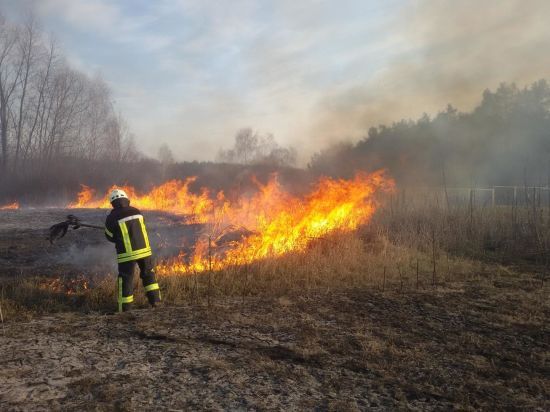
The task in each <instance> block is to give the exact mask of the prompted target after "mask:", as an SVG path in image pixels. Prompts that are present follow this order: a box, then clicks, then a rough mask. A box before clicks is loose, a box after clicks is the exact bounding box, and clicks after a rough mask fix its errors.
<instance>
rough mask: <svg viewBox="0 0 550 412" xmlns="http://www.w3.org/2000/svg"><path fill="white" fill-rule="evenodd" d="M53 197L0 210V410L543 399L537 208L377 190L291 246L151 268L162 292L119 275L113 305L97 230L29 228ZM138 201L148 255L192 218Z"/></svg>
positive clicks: (543, 305) (527, 402)
mask: <svg viewBox="0 0 550 412" xmlns="http://www.w3.org/2000/svg"><path fill="white" fill-rule="evenodd" d="M73 212H74V211H73ZM77 213H78V215H79V216H82V217H83V218H85V219H86V220H87V221H89V222H101V221H102V219H103V218H104V215H105V213H104V212H102V211H99V210H80V211H77ZM65 214H67V211H65V210H55V209H43V210H40V209H37V210H19V211H4V212H1V214H0V223H1V229H0V264H1V268H0V282H1V286H0V307H1V308H2V317H3V322H2V330H1V331H0V347H2V352H3V354H2V356H1V357H0V363H1V368H0V408H1V409H3V410H25V411H27V410H44V409H54V410H56V409H63V410H113V409H115V410H153V409H156V410H158V409H162V410H164V409H167V410H196V409H209V410H219V409H231V410H235V409H236V410H239V409H241V410H248V409H255V410H270V409H279V410H365V409H369V410H395V409H413V410H442V409H463V410H474V409H475V410H478V409H483V410H495V409H499V410H502V409H505V410H518V409H520V410H521V409H523V410H540V411H542V410H548V409H549V408H550V399H549V395H548V394H549V393H550V379H549V378H548V376H550V367H549V365H548V356H549V353H550V352H549V350H550V339H549V336H550V327H549V326H548V319H549V318H550V316H549V315H550V299H549V291H550V287H549V286H548V280H549V277H548V261H547V258H546V256H547V255H548V252H547V250H548V249H547V236H548V233H549V232H548V218H547V214H546V213H545V211H537V210H533V211H531V210H530V209H528V208H525V209H523V208H522V209H521V210H511V209H499V210H469V209H467V208H466V209H464V210H462V209H460V210H456V211H451V210H445V208H439V209H437V211H436V210H428V211H427V210H425V209H422V208H417V209H415V208H412V207H408V208H405V207H404V206H403V205H399V203H398V202H394V203H392V204H391V207H388V208H387V209H385V210H384V212H383V213H380V214H379V215H377V216H376V217H375V220H374V221H373V222H372V223H371V224H370V225H368V226H366V227H364V228H361V229H360V230H359V231H357V232H354V233H336V234H332V235H330V236H327V237H325V238H319V239H315V240H314V241H313V242H312V243H311V244H310V247H309V248H308V250H307V251H306V252H304V253H300V254H291V255H288V256H284V257H282V258H276V259H275V258H274V259H266V260H263V261H259V262H254V263H253V264H250V265H246V266H244V267H238V268H228V269H226V270H223V271H220V272H213V273H203V274H197V275H188V276H178V277H169V276H166V277H162V278H161V279H160V283H161V288H162V289H163V292H164V296H165V300H166V303H167V304H166V306H165V307H162V308H158V309H155V310H150V309H147V308H145V304H144V300H143V296H142V292H141V290H140V289H139V285H137V283H136V291H137V293H136V295H138V296H140V297H141V298H140V301H139V302H138V306H139V308H138V309H137V310H135V311H133V312H131V313H125V314H114V313H113V310H114V308H115V298H114V277H115V273H116V272H115V267H114V256H113V251H112V250H111V247H112V246H111V245H110V244H108V243H107V242H105V241H104V240H103V235H102V233H101V232H100V231H97V232H95V231H93V230H89V231H85V229H79V230H78V231H71V232H69V233H68V234H67V236H66V238H64V239H62V240H60V241H59V242H58V243H56V244H55V245H49V243H48V242H47V241H46V240H45V231H44V228H47V227H48V226H49V225H50V224H51V223H54V222H55V221H58V220H62V219H63V217H64V215H65ZM148 218H149V221H150V222H151V223H150V230H151V232H152V233H153V234H154V235H153V238H155V239H157V240H155V242H156V244H155V246H156V250H158V252H159V253H158V254H159V255H160V256H163V255H166V256H169V255H171V254H173V253H174V244H178V245H184V247H186V246H185V245H187V244H191V243H193V240H194V239H196V237H197V236H199V234H200V232H201V230H202V229H203V228H201V227H200V226H197V225H194V226H185V225H181V224H180V223H179V222H178V220H177V219H175V218H173V217H172V216H170V215H166V214H160V213H151V214H149V215H148ZM166 239H169V240H170V241H167V240H166ZM514 239H515V241H514Z"/></svg>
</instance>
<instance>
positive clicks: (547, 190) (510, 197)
mask: <svg viewBox="0 0 550 412" xmlns="http://www.w3.org/2000/svg"><path fill="white" fill-rule="evenodd" d="M390 201H391V202H392V203H397V204H399V205H408V204H418V203H420V204H422V203H424V204H430V205H434V204H435V205H441V206H444V205H449V206H465V205H469V206H476V207H496V206H518V207H526V206H530V207H538V208H542V207H550V187H542V186H493V187H490V188H478V187H466V188H464V187H462V188H460V187H449V188H443V187H423V188H418V187H417V188H401V189H398V190H397V191H396V192H395V193H394V194H393V195H392V196H391V199H390Z"/></svg>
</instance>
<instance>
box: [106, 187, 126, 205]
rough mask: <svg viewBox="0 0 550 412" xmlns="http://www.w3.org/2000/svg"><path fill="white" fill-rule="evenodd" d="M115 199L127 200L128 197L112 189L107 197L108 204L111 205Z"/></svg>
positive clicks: (119, 190) (120, 191)
mask: <svg viewBox="0 0 550 412" xmlns="http://www.w3.org/2000/svg"><path fill="white" fill-rule="evenodd" d="M117 199H128V195H127V194H126V192H125V191H124V190H122V189H114V190H113V191H112V192H111V194H110V195H109V202H111V203H113V202H114V201H115V200H117Z"/></svg>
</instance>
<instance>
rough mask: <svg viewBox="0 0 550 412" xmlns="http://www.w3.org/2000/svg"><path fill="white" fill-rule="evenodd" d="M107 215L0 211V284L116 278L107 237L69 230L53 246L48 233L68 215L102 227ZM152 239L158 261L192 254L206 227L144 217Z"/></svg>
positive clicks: (155, 216)
mask: <svg viewBox="0 0 550 412" xmlns="http://www.w3.org/2000/svg"><path fill="white" fill-rule="evenodd" d="M108 212H109V211H108V210H104V209H56V208H41V209H20V210H5V211H0V279H2V278H10V277H14V276H23V277H24V276H55V277H59V276H64V277H67V278H70V277H75V276H81V275H83V274H85V275H87V276H88V275H94V274H104V273H105V272H111V273H113V272H115V270H116V264H115V262H116V261H115V251H114V247H113V245H112V244H111V243H109V242H107V241H106V239H105V235H104V234H103V231H101V230H97V229H90V228H80V229H78V230H72V229H69V231H68V232H67V234H66V235H65V237H63V238H61V239H59V240H57V241H56V242H55V243H54V244H50V242H49V241H48V240H47V238H48V233H49V232H48V228H49V227H50V226H51V225H53V224H54V223H58V222H61V221H64V220H65V219H66V216H67V214H69V213H71V214H75V215H77V216H78V217H79V218H80V219H81V220H82V221H83V222H85V223H90V224H95V225H103V224H104V222H105V218H106V217H107V214H108ZM143 214H144V215H145V217H146V221H147V227H148V232H149V238H150V240H151V244H152V246H153V247H154V249H155V252H156V255H157V256H158V257H162V256H174V255H177V254H178V253H180V252H182V251H187V252H188V251H189V250H190V248H191V247H192V246H193V244H194V243H195V240H196V238H197V236H200V231H201V225H196V224H191V225H187V224H185V217H184V216H174V215H171V214H168V213H162V212H149V211H145V212H143Z"/></svg>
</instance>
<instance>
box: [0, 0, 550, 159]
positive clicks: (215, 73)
mask: <svg viewBox="0 0 550 412" xmlns="http://www.w3.org/2000/svg"><path fill="white" fill-rule="evenodd" d="M29 10H31V11H33V12H34V13H35V14H36V15H37V16H38V17H39V19H40V21H41V22H42V26H43V29H44V30H45V31H46V32H51V33H53V34H54V35H55V36H56V38H57V39H58V40H59V42H60V43H61V46H62V48H63V50H64V52H65V54H66V55H67V57H68V59H69V60H70V62H71V63H72V64H73V65H75V66H76V67H78V68H79V69H81V70H83V71H86V72H88V73H90V74H92V75H94V74H96V73H98V72H99V73H101V75H102V77H103V78H104V79H105V80H106V81H107V82H108V83H109V85H110V86H111V88H112V91H113V98H114V100H115V102H116V105H117V108H118V109H119V110H120V111H121V112H122V114H123V116H124V117H125V118H126V119H127V120H128V123H129V125H130V128H131V130H132V131H133V132H134V133H135V134H136V137H137V141H138V143H139V145H140V147H141V148H142V149H144V150H145V151H146V152H148V153H150V154H153V155H155V154H156V152H157V149H158V147H159V145H160V144H162V143H167V144H169V145H170V147H172V149H173V151H174V154H175V156H176V158H178V159H179V160H192V159H199V160H208V159H213V158H214V157H215V154H216V153H217V151H218V149H219V148H220V147H227V146H229V145H230V144H231V142H232V139H233V136H234V134H235V132H236V131H237V130H238V129H239V128H241V127H252V128H253V129H256V130H258V131H260V132H264V133H266V132H270V133H273V134H274V135H275V138H276V139H277V140H278V141H279V142H280V143H282V144H285V145H286V144H292V145H294V146H295V147H296V148H297V149H299V151H300V153H301V156H302V160H304V159H307V157H308V156H309V155H311V153H313V152H315V151H318V150H319V149H321V148H322V147H324V146H326V145H327V144H328V143H329V142H331V141H334V140H336V139H358V138H359V137H361V136H363V135H365V134H366V130H367V129H368V127H369V126H372V125H378V124H379V123H381V122H388V121H391V120H399V119H400V118H401V117H404V116H406V117H412V118H416V117H419V116H420V115H421V114H422V113H423V112H427V113H435V112H436V111H437V110H438V109H442V108H444V106H445V105H446V104H447V103H448V102H451V103H454V104H455V105H456V106H458V108H459V109H463V110H466V109H469V108H470V107H471V106H472V105H473V104H474V102H475V101H476V100H478V99H479V96H480V94H481V92H482V91H483V89H484V88H486V87H492V88H493V87H496V86H497V85H498V83H499V82H501V81H516V82H518V84H519V85H524V84H525V83H528V82H531V81H533V80H536V79H538V78H542V77H546V78H549V79H550V53H548V50H549V46H550V29H549V27H550V25H549V24H548V22H549V20H548V19H549V16H550V1H546V0H521V1H520V0H485V1H479V0H477V1H474V0H463V1H459V0H452V1H451V0H418V1H410V0H409V1H407V0H380V1H374V0H334V1H322V0H310V1H307V0H292V1H288V0H274V1H246V0H243V1H239V0H233V1H230V0H226V1H208V0H155V1H149V0H119V1H115V0H0V12H1V13H3V14H5V15H7V16H8V17H9V18H12V19H17V18H20V17H21V16H22V15H23V14H24V13H25V12H28V11H29Z"/></svg>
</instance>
